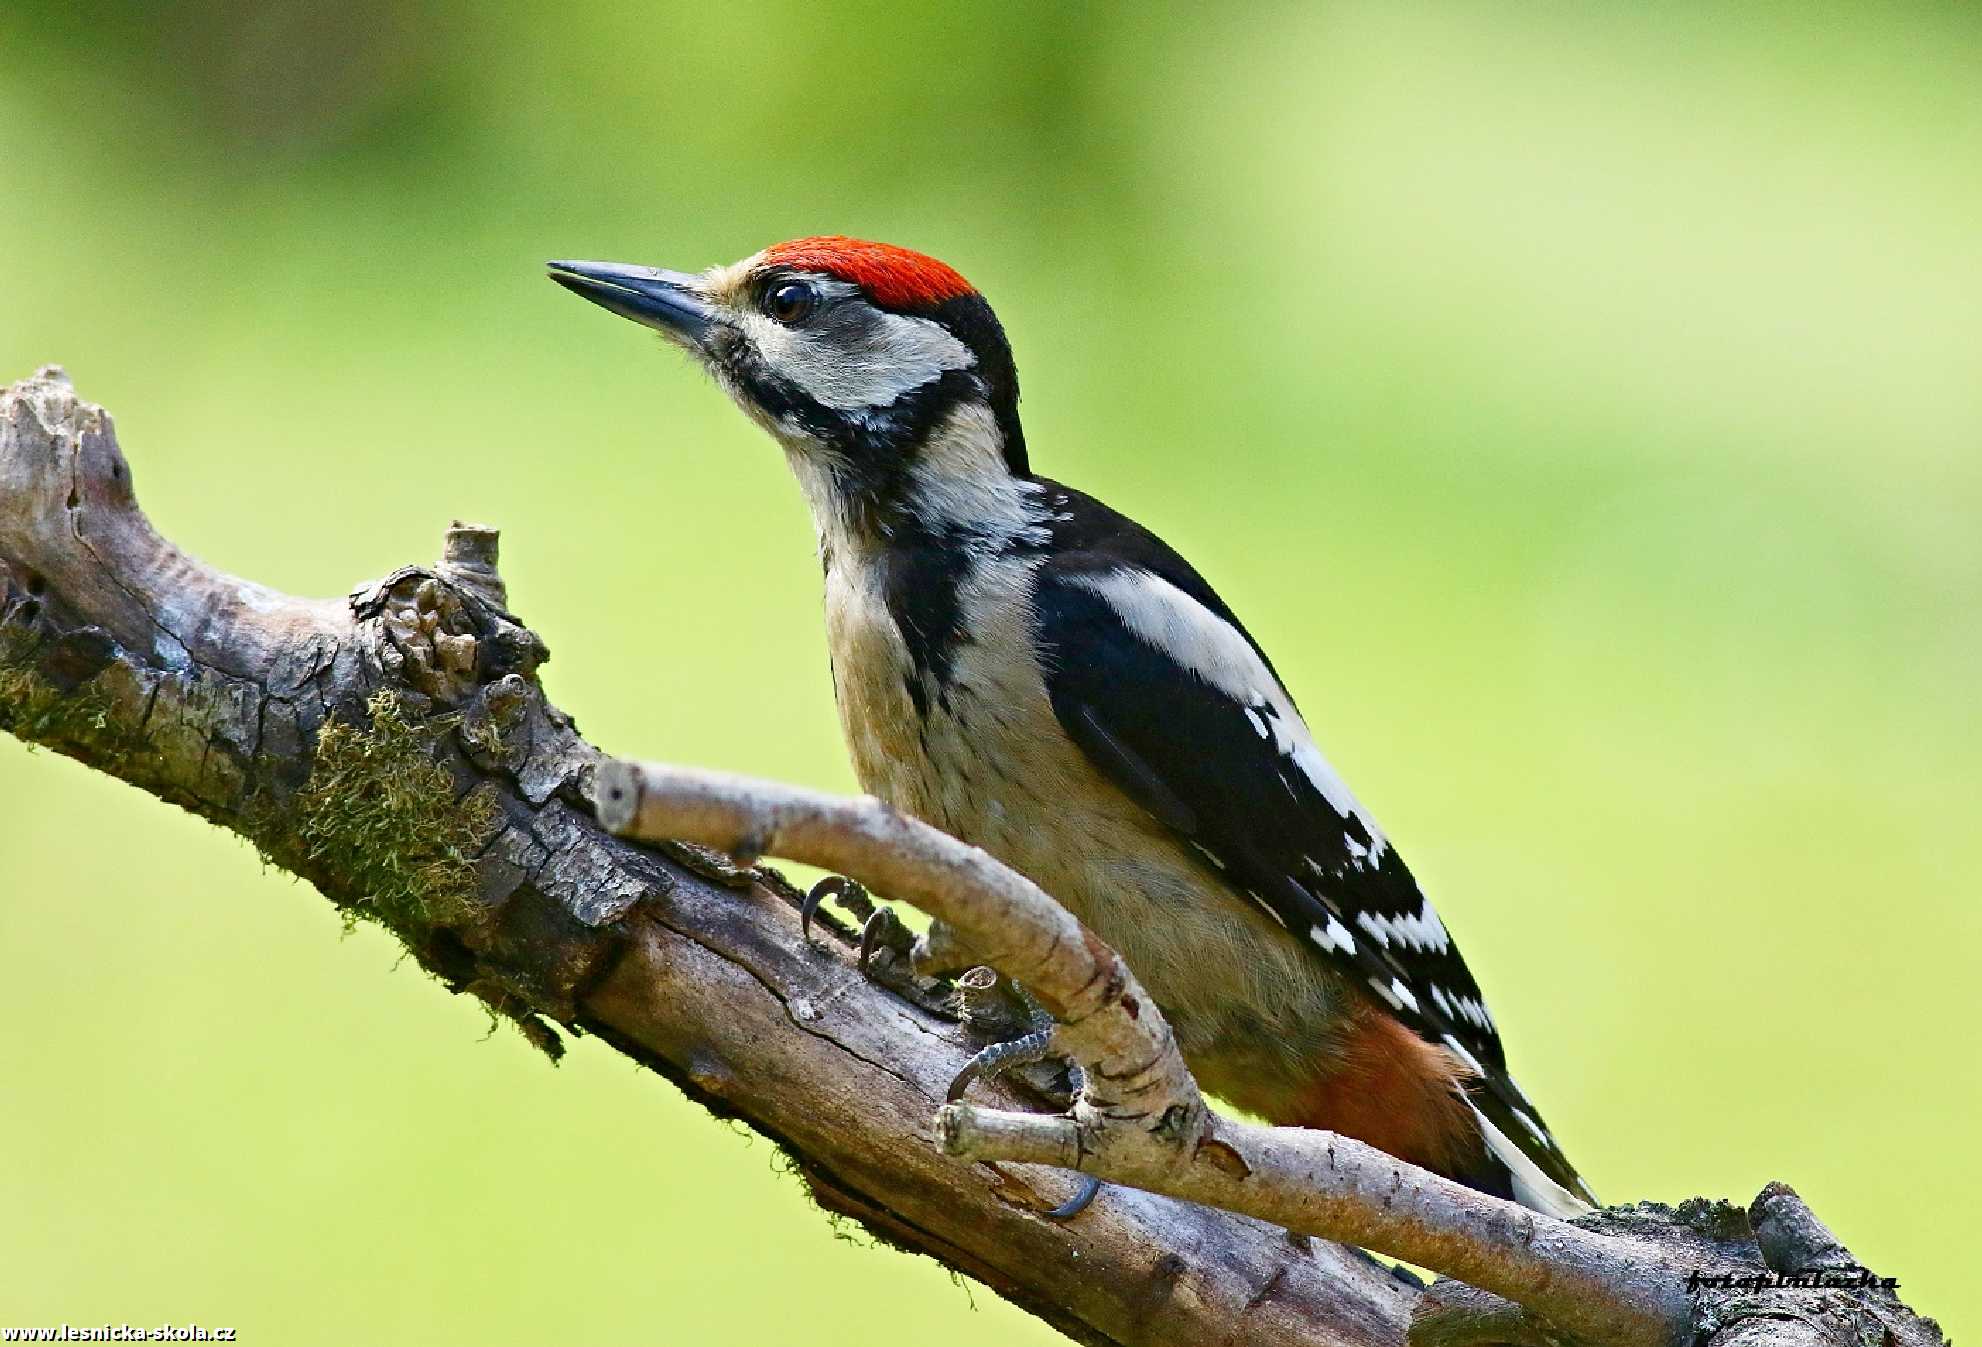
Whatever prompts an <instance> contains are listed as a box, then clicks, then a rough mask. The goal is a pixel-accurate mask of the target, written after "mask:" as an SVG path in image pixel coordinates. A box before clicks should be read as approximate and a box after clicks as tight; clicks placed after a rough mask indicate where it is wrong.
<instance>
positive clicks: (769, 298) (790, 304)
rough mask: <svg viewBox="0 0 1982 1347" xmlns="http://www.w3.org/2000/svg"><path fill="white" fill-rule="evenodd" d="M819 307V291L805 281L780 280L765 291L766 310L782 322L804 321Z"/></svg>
mask: <svg viewBox="0 0 1982 1347" xmlns="http://www.w3.org/2000/svg"><path fill="white" fill-rule="evenodd" d="M818 307H819V292H818V291H817V290H814V289H813V288H812V287H811V286H809V285H807V284H806V283H805V282H804V281H780V282H778V283H777V284H776V285H774V286H772V287H771V288H770V289H769V290H767V291H765V292H764V312H765V313H768V314H769V315H771V317H773V318H775V319H777V320H778V321H779V322H781V323H802V322H804V321H805V320H806V319H807V318H810V317H811V316H812V311H813V310H814V309H816V308H818Z"/></svg>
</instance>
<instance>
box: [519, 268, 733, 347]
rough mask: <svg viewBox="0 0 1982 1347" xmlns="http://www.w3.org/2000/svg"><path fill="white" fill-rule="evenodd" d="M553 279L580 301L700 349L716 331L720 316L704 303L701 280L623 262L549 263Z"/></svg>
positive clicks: (685, 273)
mask: <svg viewBox="0 0 1982 1347" xmlns="http://www.w3.org/2000/svg"><path fill="white" fill-rule="evenodd" d="M545 265H546V266H547V267H549V268H550V277H551V279H552V280H554V281H556V282H557V283H558V284H559V285H561V286H563V287H564V288H565V289H567V290H569V291H571V293H572V294H574V295H582V296H583V297H584V298H586V299H589V300H591V301H592V302H593V303H594V304H597V305H598V306H599V307H600V308H602V309H607V310H609V311H611V312H613V313H616V314H618V315H619V316H620V317H622V318H631V319H632V320H633V321H634V322H636V323H639V324H641V325H642V326H643V327H651V328H653V329H654V330H655V331H657V332H661V333H664V334H666V335H667V336H670V337H673V338H674V339H675V340H676V341H679V342H681V343H682V344H683V345H685V346H692V347H695V348H698V349H700V348H701V347H702V345H703V344H704V342H705V341H706V340H707V339H708V336H709V330H710V329H711V328H712V327H714V326H715V310H714V309H713V308H711V307H710V305H709V302H708V301H707V300H705V299H704V298H703V297H702V289H701V286H702V282H701V278H700V277H697V276H691V275H689V274H688V273H687V272H684V271H662V270H661V269H660V268H658V267H629V266H623V265H621V264H620V263H618V262H547V263H545Z"/></svg>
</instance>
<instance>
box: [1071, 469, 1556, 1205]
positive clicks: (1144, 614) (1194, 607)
mask: <svg viewBox="0 0 1982 1347" xmlns="http://www.w3.org/2000/svg"><path fill="white" fill-rule="evenodd" d="M1053 490H1054V491H1055V492H1056V494H1057V495H1058V496H1059V504H1060V512H1059V514H1058V516H1057V521H1056V523H1055V525H1054V528H1055V546H1054V547H1053V549H1052V551H1051V553H1050V554H1049V559H1048V560H1047V561H1046V562H1044V563H1043V564H1042V566H1041V568H1040V570H1039V572H1038V576H1037V582H1036V583H1037V588H1036V593H1035V598H1034V603H1035V621H1036V624H1037V628H1036V633H1035V634H1036V638H1037V640H1038V643H1039V646H1040V654H1041V659H1042V663H1043V665H1044V667H1045V669H1046V684H1047V691H1048V694H1049V696H1050V698H1051V700H1052V704H1053V710H1054V714H1055V715H1056V716H1057V717H1058V719H1059V721H1060V723H1061V724H1062V726H1063V727H1064V728H1065V729H1066V731H1067V733H1068V735H1069V736H1070V737H1071V738H1073V740H1074V741H1075V742H1076V743H1077V744H1079V745H1080V748H1081V750H1082V751H1083V752H1084V753H1085V754H1086V755H1087V757H1088V758H1089V759H1090V760H1091V761H1092V762H1093V763H1094V764H1095V765H1096V767H1097V768H1099V769H1100V770H1101V771H1102V773H1103V774H1104V775H1106V776H1107V777H1108V778H1109V779H1110V780H1112V781H1113V782H1114V783H1115V784H1116V786H1117V787H1119V788H1120V789H1121V790H1122V791H1124V792H1125V793H1126V794H1128V795H1129V796H1130V798H1132V799H1134V800H1135V801H1136V802H1137V803H1138V804H1140V805H1141V806H1142V807H1143V808H1144V809H1146V810H1148V811H1149V813H1150V814H1152V815H1154V816H1155V817H1156V818H1157V819H1158V820H1160V821H1161V822H1163V823H1164V824H1166V825H1167V826H1168V827H1170V828H1171V829H1173V830H1175V831H1176V832H1177V833H1178V834H1180V835H1181V836H1182V837H1184V838H1185V839H1186V840H1187V841H1189V842H1190V843H1191V844H1192V845H1193V846H1195V847H1196V848H1197V849H1198V850H1199V851H1200V852H1201V853H1202V854H1203V855H1205V856H1206V858H1207V859H1208V860H1209V861H1210V862H1211V863H1212V864H1213V865H1215V866H1216V867H1217V868H1218V869H1219V870H1221V871H1222V872H1224V874H1225V875H1226V877H1227V878H1228V880H1229V881H1230V882H1231V883H1232V884H1233V885H1234V886H1235V887H1236V888H1238V889H1240V890H1241V891H1243V892H1245V893H1247V894H1248V895H1250V896H1251V897H1252V898H1253V900H1254V901H1255V902H1257V903H1259V904H1260V906H1261V907H1263V908H1264V909H1265V910H1266V911H1267V912H1268V913H1269V914H1270V915H1272V916H1273V917H1274V918H1275V919H1276V920H1277V921H1279V922H1280V924H1281V925H1283V926H1285V927H1286V928H1287V929H1288V930H1289V931H1290V932H1291V933H1293V934H1294V935H1295V936H1296V937H1297V938H1299V939H1302V940H1304V941H1306V942H1307V943H1308V944H1309V946H1310V947H1311V948H1312V949H1313V950H1314V951H1315V952H1316V954H1317V956H1319V957H1322V958H1325V959H1328V960H1330V961H1331V962H1332V963H1334V964H1335V965H1336V966H1337V967H1338V968H1340V969H1341V970H1342V971H1343V972H1345V973H1346V974H1347V975H1349V976H1350V977H1352V978H1353V979H1354V980H1355V981H1357V982H1358V983H1360V984H1363V985H1366V986H1367V987H1368V988H1369V989H1370V991H1371V993H1372V994H1373V995H1375V996H1376V997H1378V998H1380V999H1381V1000H1382V1002H1383V1003H1384V1004H1385V1005H1386V1006H1388V1007H1389V1008H1390V1009H1391V1010H1392V1011H1393V1012H1395V1014H1396V1015H1397V1016H1398V1018H1399V1019H1401V1020H1403V1021H1404V1022H1405V1023H1406V1024H1408V1025H1409V1026H1410V1027H1411V1028H1412V1029H1414V1030H1415V1031H1416V1032H1418V1033H1419V1034H1420V1035H1422V1036H1423V1037H1424V1038H1425V1039H1426V1040H1428V1041H1429V1042H1432V1043H1436V1044H1440V1045H1442V1046H1444V1047H1446V1048H1447V1049H1449V1050H1450V1051H1451V1052H1452V1053H1453V1055H1454V1056H1455V1057H1457V1059H1458V1060H1459V1061H1460V1062H1462V1063H1464V1064H1465V1066H1466V1067H1467V1068H1468V1069H1469V1070H1471V1071H1472V1072H1473V1073H1474V1074H1475V1075H1476V1076H1477V1078H1478V1080H1479V1082H1480V1084H1481V1086H1482V1087H1483V1088H1475V1089H1472V1090H1471V1091H1469V1095H1470V1098H1471V1102H1472V1103H1473V1105H1474V1107H1475V1108H1476V1109H1478V1110H1480V1112H1481V1114H1482V1115H1483V1120H1484V1121H1486V1122H1489V1123H1491V1124H1492V1130H1491V1131H1488V1132H1487V1133H1486V1135H1487V1139H1488V1142H1489V1145H1491V1146H1493V1147H1494V1149H1495V1151H1496V1153H1499V1152H1500V1151H1501V1150H1502V1149H1503V1146H1504V1145H1505V1144H1506V1143H1504V1142H1503V1141H1502V1138H1511V1139H1512V1142H1511V1145H1512V1147H1518V1150H1519V1155H1513V1154H1502V1155H1501V1156H1500V1158H1501V1159H1502V1161H1503V1163H1506V1164H1508V1166H1509V1169H1510V1172H1512V1173H1513V1174H1514V1176H1515V1182H1516V1183H1517V1184H1520V1183H1521V1180H1522V1174H1523V1172H1524V1166H1523V1165H1522V1164H1521V1157H1525V1158H1526V1161H1527V1162H1528V1164H1529V1165H1531V1166H1532V1167H1533V1168H1536V1169H1539V1170H1540V1171H1541V1177H1545V1178H1546V1179H1547V1180H1549V1181H1550V1182H1551V1183H1552V1184H1553V1185H1556V1186H1559V1187H1562V1188H1566V1189H1568V1190H1569V1192H1571V1193H1575V1194H1579V1195H1582V1196H1585V1197H1587V1195H1588V1190H1587V1189H1586V1188H1585V1187H1583V1185H1582V1182H1581V1180H1580V1179H1579V1178H1578V1177H1577V1176H1576V1173H1575V1170H1574V1169H1573V1167H1572V1166H1571V1165H1570V1164H1569V1162H1568V1160H1567V1158H1566V1157H1564V1156H1563V1155H1562V1153H1561V1151H1560V1149H1559V1148H1558V1147H1557V1146H1556V1144H1555V1142H1554V1140H1553V1139H1552V1138H1551V1137H1550V1136H1549V1133H1548V1130H1547V1128H1546V1127H1545V1126H1544V1125H1543V1124H1542V1121H1541V1118H1540V1116H1539V1114H1538V1113H1537V1112H1536V1110H1535V1108H1534V1106H1533V1105H1532V1104H1530V1103H1529V1102H1528V1100H1527V1098H1526V1097H1525V1096H1524V1095H1523V1094H1522V1093H1521V1091H1520V1089H1519V1087H1517V1086H1516V1085H1515V1084H1514V1082H1513V1080H1512V1079H1511V1078H1509V1076H1508V1074H1507V1063H1506V1056H1505V1053H1504V1052H1503V1050H1502V1047H1501V1042H1500V1036H1499V1034H1498V1033H1497V1032H1496V1030H1495V1028H1494V1023H1493V1019H1492V1017H1491V1016H1490V1015H1489V1014H1488V1013H1487V1009H1486V1004H1485V1001H1484V999H1483V998H1482V997H1481V995H1480V989H1479V985H1478V984H1477V983H1476V982H1475V981H1474V980H1473V975H1472V973H1471V972H1470V971H1468V969H1467V968H1466V964H1465V960H1464V959H1462V958H1461V957H1460V955H1459V951H1458V949H1457V948H1456V947H1455V946H1454V944H1453V942H1452V939H1451V937H1450V936H1449V935H1448V934H1447V933H1446V930H1445V927H1444V924H1443V923H1442V922H1441V921H1440V920H1439V917H1438V914H1437V912H1436V911H1434V910H1433V908H1432V906H1431V903H1430V902H1429V900H1427V899H1426V898H1425V896H1424V894H1423V893H1421V892H1420V891H1419V889H1418V885H1417V881H1416V880H1414V879H1413V878H1412V877H1411V872H1410V871H1409V870H1408V869H1407V868H1406V867H1405V865H1404V862H1403V860H1402V859H1401V858H1400V857H1399V856H1398V855H1397V853H1396V851H1395V850H1394V849H1393V848H1392V847H1391V846H1390V845H1389V843H1388V841H1387V840H1386V839H1385V837H1384V835H1383V833H1382V832H1381V831H1380V830H1379V829H1378V828H1377V826H1376V823H1375V821H1374V820H1373V819H1371V818H1370V816H1369V815H1368V814H1367V813H1366V812H1365V811H1364V810H1363V808H1362V807H1361V805H1359V804H1358V803H1357V802H1356V799H1355V797H1354V796H1353V795H1351V794H1350V793H1349V790H1348V788H1347V787H1346V786H1345V785H1344V784H1343V783H1342V780H1341V778H1340V777H1339V776H1338V775H1337V774H1336V773H1335V771H1334V769H1333V768H1331V767H1330V766H1329V764H1328V762H1327V761H1326V760H1325V759H1324V758H1323V757H1322V755H1321V753H1320V751H1319V750H1318V749H1317V748H1316V747H1315V743H1314V740H1313V738H1312V737H1311V735H1310V734H1309V732H1308V728H1307V726H1306V724H1305V723H1304V722H1303V721H1302V719H1301V717H1300V714H1299V712H1298V711H1297V710H1296V709H1295V707H1294V704H1293V701H1292V699H1291V698H1290V697H1289V696H1288V695H1287V692H1286V690H1285V688H1284V687H1282V685H1281V683H1280V680H1279V678H1278V676H1277V675H1276V674H1275V673H1274V672H1273V668H1272V665H1271V664H1270V663H1269V661H1268V660H1267V659H1266V656H1265V654H1264V653H1263V652H1262V651H1261V650H1260V649H1259V648H1258V646H1257V645H1255V644H1254V642H1253V640H1252V638H1251V637H1250V636H1249V635H1248V634H1247V633H1246V631H1245V629H1244V628H1243V627H1242V626H1241V625H1240V624H1239V622H1238V620H1237V618H1235V617H1234V616H1233V615H1232V613H1231V611H1230V610H1229V609H1228V608H1226V606H1225V604H1224V603H1223V602H1222V601H1221V600H1220V599H1219V598H1218V596H1217V595H1216V594H1215V593H1213V592H1212V590H1211V588H1210V587H1209V586H1208V585H1206V584H1205V583H1204V581H1203V580H1202V579H1201V578H1200V577H1199V576H1198V575H1197V573H1196V572H1195V571H1194V570H1192V568H1191V567H1190V565H1189V563H1187V562H1185V561H1184V560H1183V559H1182V558H1181V557H1179V556H1178V555H1177V554H1176V553H1175V552H1174V551H1172V550H1171V549H1170V548H1169V547H1168V546H1166V545H1165V544H1164V543H1163V542H1162V541H1161V540H1160V539H1158V538H1156V537H1155V536H1154V535H1153V534H1150V533H1149V532H1148V531H1147V530H1145V529H1143V528H1141V527H1140V526H1139V525H1137V524H1135V523H1133V522H1132V521H1130V520H1128V519H1126V518H1124V517H1123V516H1121V515H1118V514H1116V513H1115V512H1114V511H1112V510H1109V509H1107V507H1105V506H1102V505H1100V504H1099V503H1098V502H1095V501H1093V500H1091V499H1089V498H1087V497H1084V496H1080V495H1079V494H1078V493H1075V492H1072V491H1070V490H1067V489H1066V488H1062V487H1058V486H1057V485H1055V486H1054V487H1053ZM1496 1132H1497V1133H1499V1134H1500V1136H1499V1137H1496V1136H1495V1135H1494V1133H1496ZM1529 1186H1533V1185H1532V1184H1530V1185H1529Z"/></svg>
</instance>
